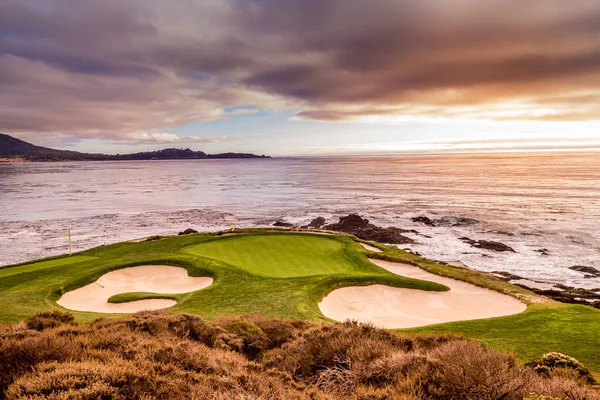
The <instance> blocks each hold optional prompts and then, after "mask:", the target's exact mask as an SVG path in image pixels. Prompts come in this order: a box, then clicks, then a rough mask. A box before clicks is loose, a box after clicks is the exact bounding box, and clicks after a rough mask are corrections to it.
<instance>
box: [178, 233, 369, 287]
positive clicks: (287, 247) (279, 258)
mask: <svg viewBox="0 0 600 400" xmlns="http://www.w3.org/2000/svg"><path fill="white" fill-rule="evenodd" d="M183 252H184V253H188V254H193V255H195V256H200V257H205V258H210V259H213V260H216V261H220V262H224V263H227V264H229V265H231V266H234V267H237V268H239V269H242V270H244V271H246V272H249V273H251V274H253V275H258V276H262V277H265V278H295V277H301V276H313V275H337V274H343V273H347V272H352V271H355V270H356V269H357V266H356V265H355V264H354V262H353V260H352V259H351V258H350V257H349V256H348V255H346V253H345V251H344V246H343V245H342V243H341V242H339V241H338V240H335V239H331V238H328V237H324V236H316V235H308V234H296V235H294V234H287V235H281V234H278V235H261V236H230V237H226V238H223V239H219V240H214V241H210V242H205V243H201V244H197V245H193V246H189V247H186V248H185V249H184V250H183Z"/></svg>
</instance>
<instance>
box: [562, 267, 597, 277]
mask: <svg viewBox="0 0 600 400" xmlns="http://www.w3.org/2000/svg"><path fill="white" fill-rule="evenodd" d="M569 269H570V270H572V271H577V272H581V273H583V274H585V276H584V278H590V279H591V278H600V271H599V270H597V269H596V268H594V267H586V266H583V265H574V266H572V267H569Z"/></svg>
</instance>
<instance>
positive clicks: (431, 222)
mask: <svg viewBox="0 0 600 400" xmlns="http://www.w3.org/2000/svg"><path fill="white" fill-rule="evenodd" d="M412 221H413V222H417V223H419V224H423V225H427V226H465V225H473V224H476V223H478V222H479V221H477V220H475V219H472V218H465V217H442V218H438V219H431V218H429V217H426V216H424V215H421V216H418V217H414V218H412Z"/></svg>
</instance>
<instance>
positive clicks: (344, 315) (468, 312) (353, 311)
mask: <svg viewBox="0 0 600 400" xmlns="http://www.w3.org/2000/svg"><path fill="white" fill-rule="evenodd" d="M371 262H372V263H374V264H376V265H378V266H380V267H382V268H385V269H387V270H388V271H390V272H392V273H394V274H397V275H402V276H406V277H409V278H416V279H422V280H426V281H432V282H437V283H441V284H442V285H445V286H447V287H449V288H450V291H447V292H429V291H425V290H415V289H402V288H393V287H390V286H384V285H371V286H362V287H347V288H342V289H337V290H334V291H333V292H331V293H329V294H328V295H327V296H326V297H325V298H324V299H323V300H322V301H321V302H320V303H319V308H320V309H321V312H322V313H323V315H325V316H326V317H329V318H331V319H334V320H336V321H344V320H347V319H352V320H357V321H361V322H370V323H372V324H374V325H376V326H380V327H383V328H412V327H416V326H424V325H431V324H439V323H442V322H450V321H464V320H470V319H480V318H491V317H500V316H505V315H512V314H517V313H520V312H522V311H524V310H525V308H527V306H526V305H525V304H523V303H521V302H520V301H518V300H517V299H515V298H513V297H510V296H507V295H503V294H501V293H498V292H494V291H492V290H489V289H484V288H480V287H478V286H474V285H471V284H469V283H466V282H462V281H458V280H455V279H450V278H445V277H443V276H439V275H435V274H432V273H429V272H427V271H425V270H423V269H421V268H418V267H414V266H412V265H407V264H400V263H394V262H389V261H383V260H371Z"/></svg>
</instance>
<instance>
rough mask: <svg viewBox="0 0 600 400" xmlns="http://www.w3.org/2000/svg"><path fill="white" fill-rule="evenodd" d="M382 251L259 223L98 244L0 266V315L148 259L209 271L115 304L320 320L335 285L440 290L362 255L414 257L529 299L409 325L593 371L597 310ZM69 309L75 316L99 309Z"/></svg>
mask: <svg viewBox="0 0 600 400" xmlns="http://www.w3.org/2000/svg"><path fill="white" fill-rule="evenodd" d="M382 249H384V251H383V252H382V253H373V252H370V251H368V250H366V249H364V248H363V247H361V246H360V245H358V244H357V243H356V242H355V241H354V240H353V239H352V238H350V237H347V236H323V235H311V234H303V233H271V232H263V231H249V232H244V233H242V234H238V235H235V236H226V237H219V236H214V235H209V234H199V235H189V236H179V237H167V238H163V239H161V240H155V241H148V242H141V243H118V244H115V245H111V246H102V247H98V248H95V249H91V250H88V251H85V252H81V253H79V254H76V255H73V256H71V257H63V258H58V259H51V260H40V261H37V262H32V263H28V264H25V265H20V266H15V267H9V268H6V269H0V322H7V323H8V322H10V323H14V322H19V321H22V320H23V319H25V318H27V317H30V316H32V315H34V314H36V313H38V312H41V311H49V310H53V309H62V308H61V307H60V306H58V305H57V304H56V300H58V299H59V298H60V296H61V295H62V294H63V293H65V292H67V291H70V290H73V289H76V288H79V287H82V286H85V285H87V284H89V283H92V282H94V281H95V280H97V279H98V278H100V277H101V276H102V275H104V274H106V273H107V272H109V271H112V270H115V269H120V268H125V267H130V266H136V265H147V264H158V265H173V266H181V267H184V268H186V269H187V271H188V274H189V275H190V276H196V277H198V276H210V277H212V278H213V279H214V282H213V284H212V285H211V286H209V287H207V288H205V289H202V290H199V291H196V292H192V293H185V294H172V295H157V294H154V293H126V294H122V295H118V296H114V297H115V299H113V300H114V301H115V302H122V301H127V300H141V299H148V298H171V299H174V300H176V301H177V305H176V306H174V307H171V308H169V309H168V310H171V311H176V312H188V313H195V314H199V315H201V316H203V317H204V318H207V319H212V318H215V317H219V316H230V315H242V314H248V313H260V314H263V315H266V316H272V317H278V318H286V319H296V318H297V319H308V320H325V318H324V316H323V314H322V313H321V312H320V310H319V307H318V302H319V301H320V300H321V299H322V298H323V297H324V296H325V295H327V294H328V293H330V292H331V291H333V290H335V289H337V288H341V287H344V286H365V285H374V284H382V285H388V286H393V287H403V288H412V289H421V290H445V289H446V288H445V287H444V286H441V285H439V284H435V283H432V282H425V281H420V280H415V279H408V278H404V277H401V276H397V275H393V274H391V273H389V272H387V271H386V270H384V269H382V268H379V267H377V266H376V265H374V264H373V263H371V262H370V261H369V260H368V258H367V257H366V256H367V255H369V256H370V257H375V258H382V259H385V260H389V261H399V262H407V263H412V264H415V265H420V266H421V267H422V268H424V269H426V270H428V271H430V272H433V273H436V274H439V275H443V276H447V277H452V278H455V279H461V280H464V281H467V282H470V283H473V284H476V285H479V286H482V287H486V288H490V289H493V290H497V291H500V292H503V293H506V294H511V295H513V296H515V297H517V298H520V299H522V300H523V301H525V302H527V303H528V304H529V308H528V310H527V311H526V312H525V313H522V314H517V315H514V316H510V317H502V318H494V319H487V320H475V321H468V322H455V323H449V324H444V325H436V326H430V327H425V328H422V329H419V330H418V332H425V331H427V332H437V331H453V332H462V333H464V334H465V335H467V336H470V337H475V338H477V339H478V340H481V341H482V342H483V343H485V344H488V345H491V346H494V347H498V348H503V349H507V350H512V351H515V352H516V354H517V356H518V358H519V359H521V360H523V361H528V360H531V359H533V358H537V357H539V356H540V355H541V354H543V353H546V352H550V351H562V352H565V353H567V354H569V355H571V356H573V357H575V358H577V359H579V360H581V361H582V362H584V363H585V364H586V365H587V366H588V367H589V368H590V369H591V370H593V371H594V372H596V373H598V372H600V352H599V351H598V348H600V335H598V332H600V311H598V310H595V309H593V308H591V307H587V306H572V305H566V304H561V303H556V302H551V301H548V302H547V303H544V304H538V303H534V302H532V301H533V300H534V297H535V296H534V295H533V294H531V293H530V292H527V291H525V290H523V289H520V288H518V287H515V286H512V285H508V284H506V283H504V282H502V281H500V280H498V279H496V278H494V277H491V276H490V275H486V274H481V273H478V272H475V271H471V270H469V269H467V268H462V267H452V266H446V265H441V264H438V263H436V262H433V261H431V260H426V259H423V258H420V257H418V256H415V255H412V254H409V253H406V252H404V251H402V250H399V249H397V248H394V247H382ZM538 300H539V299H538ZM474 301H476V299H474ZM73 314H74V315H75V317H76V319H77V320H78V321H82V322H85V321H92V320H94V319H96V318H98V317H101V316H107V314H97V313H89V312H73ZM115 316H118V315H115ZM401 332H403V331H401Z"/></svg>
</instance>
